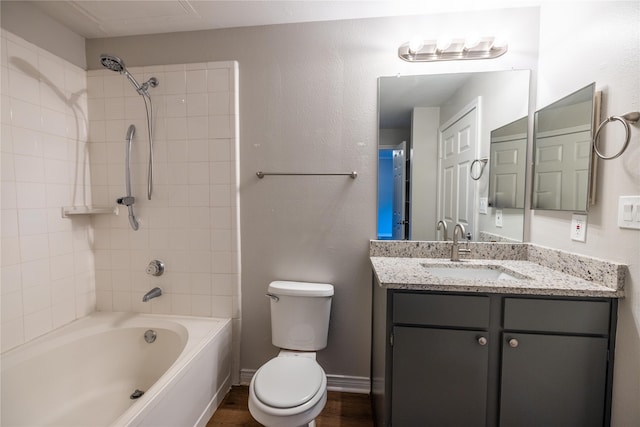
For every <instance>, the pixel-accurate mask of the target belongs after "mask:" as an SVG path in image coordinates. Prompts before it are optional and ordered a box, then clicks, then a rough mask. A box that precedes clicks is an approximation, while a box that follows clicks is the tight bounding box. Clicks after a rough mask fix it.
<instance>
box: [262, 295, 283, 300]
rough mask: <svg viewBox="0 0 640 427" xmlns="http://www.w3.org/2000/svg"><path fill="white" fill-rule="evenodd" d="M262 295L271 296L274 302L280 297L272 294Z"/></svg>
mask: <svg viewBox="0 0 640 427" xmlns="http://www.w3.org/2000/svg"><path fill="white" fill-rule="evenodd" d="M264 296H266V297H269V298H271V299H272V300H273V301H274V302H278V301H280V297H279V296H278V295H274V294H265V295H264Z"/></svg>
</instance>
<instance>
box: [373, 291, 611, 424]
mask: <svg viewBox="0 0 640 427" xmlns="http://www.w3.org/2000/svg"><path fill="white" fill-rule="evenodd" d="M373 303H374V305H373V325H374V327H373V335H372V363H371V369H372V372H371V378H372V402H373V408H374V417H375V422H376V425H378V426H392V427H404V426H409V427H412V426H491V427H493V426H500V427H511V426H517V427H526V426H532V427H533V426H535V427H539V426H563V427H570V426H581V427H584V426H608V425H609V418H610V410H611V408H610V402H611V383H612V377H613V376H612V372H613V356H612V355H613V346H614V339H613V338H614V337H615V323H616V321H615V319H616V311H617V300H616V299H608V298H593V299H589V298H581V299H578V298H569V297H538V296H520V295H516V296H509V295H500V294H469V293H466V294H465V293H441V292H419V291H406V290H392V289H384V288H381V287H379V285H377V283H374V295H373ZM378 316H381V317H382V319H386V320H385V321H381V319H380V318H379V317H378Z"/></svg>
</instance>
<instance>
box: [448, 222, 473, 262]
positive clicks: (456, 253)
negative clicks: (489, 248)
mask: <svg viewBox="0 0 640 427" xmlns="http://www.w3.org/2000/svg"><path fill="white" fill-rule="evenodd" d="M458 231H460V237H461V238H463V239H464V238H465V237H466V232H465V230H464V225H462V224H456V226H455V227H454V228H453V245H452V246H451V261H460V254H461V253H462V254H468V253H471V249H460V248H459V247H458Z"/></svg>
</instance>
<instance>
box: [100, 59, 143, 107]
mask: <svg viewBox="0 0 640 427" xmlns="http://www.w3.org/2000/svg"><path fill="white" fill-rule="evenodd" d="M100 62H101V63H102V66H103V67H105V68H108V69H109V70H111V71H116V72H118V73H120V74H124V75H125V76H126V77H127V79H129V81H130V82H131V84H132V85H133V87H135V88H136V91H137V92H138V93H139V94H140V95H147V96H149V94H148V93H147V86H148V85H143V86H141V85H140V83H138V81H137V80H136V79H135V78H134V77H133V76H132V75H131V73H130V72H129V70H127V67H125V66H124V61H123V60H122V59H120V58H118V57H117V56H115V55H107V54H104V53H103V54H102V55H100Z"/></svg>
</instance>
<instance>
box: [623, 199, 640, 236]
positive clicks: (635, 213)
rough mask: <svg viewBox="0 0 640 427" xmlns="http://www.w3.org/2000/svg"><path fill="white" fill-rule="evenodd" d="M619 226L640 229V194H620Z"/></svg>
mask: <svg viewBox="0 0 640 427" xmlns="http://www.w3.org/2000/svg"><path fill="white" fill-rule="evenodd" d="M618 227H620V228H632V229H636V230H640V196H620V198H619V199H618Z"/></svg>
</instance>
